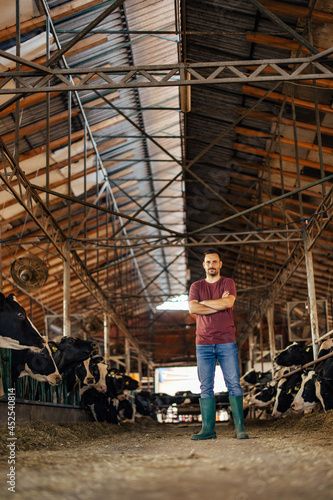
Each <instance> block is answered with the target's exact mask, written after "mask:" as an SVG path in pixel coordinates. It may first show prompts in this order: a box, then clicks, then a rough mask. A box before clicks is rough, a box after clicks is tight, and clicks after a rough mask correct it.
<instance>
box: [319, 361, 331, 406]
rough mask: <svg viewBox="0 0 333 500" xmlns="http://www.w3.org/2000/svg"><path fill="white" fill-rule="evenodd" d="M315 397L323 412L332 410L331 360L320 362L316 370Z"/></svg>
mask: <svg viewBox="0 0 333 500" xmlns="http://www.w3.org/2000/svg"><path fill="white" fill-rule="evenodd" d="M315 386H316V396H317V398H318V399H319V401H320V403H321V405H322V407H323V409H324V411H328V410H332V409H333V358H332V357H331V358H327V359H325V360H324V361H322V362H321V363H320V364H319V366H318V370H317V379H316V381H315Z"/></svg>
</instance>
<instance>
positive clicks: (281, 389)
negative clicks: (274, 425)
mask: <svg viewBox="0 0 333 500" xmlns="http://www.w3.org/2000/svg"><path fill="white" fill-rule="evenodd" d="M301 380H302V371H299V372H296V373H294V374H293V375H290V377H285V378H282V379H280V380H279V382H278V384H277V390H276V397H275V401H274V406H273V410H272V417H274V418H280V417H282V416H283V415H286V414H287V413H289V412H290V411H291V405H292V403H293V401H294V398H295V396H296V394H297V393H298V391H299V390H300V387H301Z"/></svg>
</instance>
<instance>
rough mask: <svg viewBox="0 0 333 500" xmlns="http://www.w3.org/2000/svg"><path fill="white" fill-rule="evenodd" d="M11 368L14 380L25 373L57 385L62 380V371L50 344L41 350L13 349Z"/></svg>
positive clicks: (40, 380)
mask: <svg viewBox="0 0 333 500" xmlns="http://www.w3.org/2000/svg"><path fill="white" fill-rule="evenodd" d="M11 369H12V381H13V382H15V380H17V379H18V378H21V377H24V376H25V375H29V376H30V377H32V378H34V379H36V380H38V381H39V382H48V383H49V384H50V385H56V384H58V383H59V382H60V381H61V376H60V373H59V371H58V368H57V366H56V364H55V362H54V359H53V357H52V353H51V349H50V347H49V346H48V345H46V346H45V347H43V349H41V350H40V351H39V352H34V351H31V350H29V349H23V350H20V351H16V350H12V353H11Z"/></svg>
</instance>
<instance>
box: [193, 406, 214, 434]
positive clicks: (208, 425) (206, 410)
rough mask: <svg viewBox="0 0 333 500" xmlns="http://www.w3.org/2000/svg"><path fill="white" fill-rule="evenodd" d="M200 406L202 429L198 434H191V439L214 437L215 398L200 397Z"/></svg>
mask: <svg viewBox="0 0 333 500" xmlns="http://www.w3.org/2000/svg"><path fill="white" fill-rule="evenodd" d="M199 402H200V408H201V416H202V429H201V431H200V432H199V434H193V436H192V437H191V439H195V440H202V439H216V432H215V420H216V403H215V398H200V401H199Z"/></svg>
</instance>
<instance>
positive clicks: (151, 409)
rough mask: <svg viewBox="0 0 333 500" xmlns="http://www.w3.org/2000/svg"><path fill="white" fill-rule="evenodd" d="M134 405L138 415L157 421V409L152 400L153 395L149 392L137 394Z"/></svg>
mask: <svg viewBox="0 0 333 500" xmlns="http://www.w3.org/2000/svg"><path fill="white" fill-rule="evenodd" d="M134 404H135V407H136V412H137V414H139V415H142V416H144V417H151V418H152V419H153V420H157V415H156V408H155V405H154V403H153V402H152V400H151V393H150V392H149V391H140V392H136V393H135V398H134Z"/></svg>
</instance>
